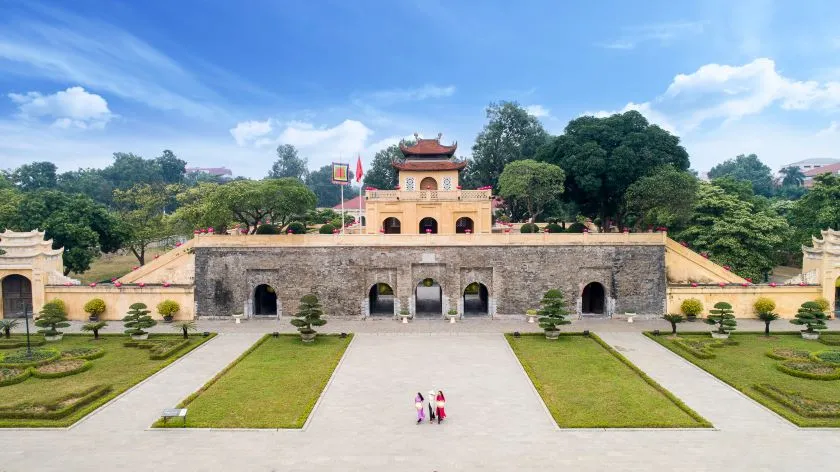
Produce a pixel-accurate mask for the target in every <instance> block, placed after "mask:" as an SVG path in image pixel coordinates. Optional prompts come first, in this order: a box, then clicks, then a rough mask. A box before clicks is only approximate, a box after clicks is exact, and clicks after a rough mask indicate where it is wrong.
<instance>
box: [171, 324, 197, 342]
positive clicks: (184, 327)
mask: <svg viewBox="0 0 840 472" xmlns="http://www.w3.org/2000/svg"><path fill="white" fill-rule="evenodd" d="M172 329H174V330H177V331H180V332H181V334H183V335H184V339H189V337H190V335H189V332H190V331H197V330H198V328H197V327H196V325H195V321H192V320H188V321H179V322H177V323H175V324H173V325H172Z"/></svg>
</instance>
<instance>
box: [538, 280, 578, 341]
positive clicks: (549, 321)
mask: <svg viewBox="0 0 840 472" xmlns="http://www.w3.org/2000/svg"><path fill="white" fill-rule="evenodd" d="M540 305H541V306H542V308H540V310H539V311H538V313H539V315H540V319H539V321H540V328H542V329H544V330H545V338H546V339H552V340H553V339H557V338H559V337H560V330H559V329H557V327H558V326H560V325H565V324H569V323H571V321H568V320H566V315H568V314H569V312H568V311H566V301H565V300H564V299H563V292H561V291H560V290H557V289H554V288H553V289H551V290H549V291H547V292H545V295H543V298H542V300H540Z"/></svg>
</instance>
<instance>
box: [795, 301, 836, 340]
mask: <svg viewBox="0 0 840 472" xmlns="http://www.w3.org/2000/svg"><path fill="white" fill-rule="evenodd" d="M794 316H795V317H796V318H795V319H792V320H790V322H791V323H793V324H795V325H799V326H805V329H804V330H802V331H801V333H802V338H803V339H809V340H816V339H819V337H820V333H819V330H823V329H827V328H828V326H826V325H825V320H826V319H827V318H828V317H827V316H826V314H825V312H824V311H822V307H821V306H820V304H819V303H818V302H805V303H803V304H802V305H801V306H800V307H799V310H797V312H796V315H794Z"/></svg>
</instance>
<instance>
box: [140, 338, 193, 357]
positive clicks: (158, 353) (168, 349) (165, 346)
mask: <svg viewBox="0 0 840 472" xmlns="http://www.w3.org/2000/svg"><path fill="white" fill-rule="evenodd" d="M189 344H190V341H189V340H188V339H182V340H181V341H180V342H177V343H171V344H170V343H160V344H159V345H158V346H154V347H152V350H151V352H150V353H149V359H153V360H160V359H166V358H167V357H169V356H171V355H172V354H175V353H176V352H178V351H180V350H181V349H183V348H185V347H187V346H188V345H189Z"/></svg>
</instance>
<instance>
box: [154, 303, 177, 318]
mask: <svg viewBox="0 0 840 472" xmlns="http://www.w3.org/2000/svg"><path fill="white" fill-rule="evenodd" d="M179 311H181V305H179V304H178V302H176V301H174V300H164V301H162V302H160V303H158V305H157V312H158V313H159V314H160V315H161V316H163V318H164V319H172V317H173V316H175V315H176V314H177V313H178V312H179ZM167 317H168V318H167Z"/></svg>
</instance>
